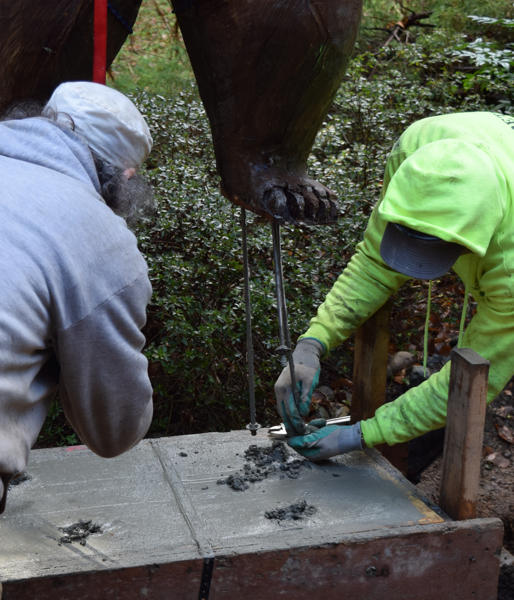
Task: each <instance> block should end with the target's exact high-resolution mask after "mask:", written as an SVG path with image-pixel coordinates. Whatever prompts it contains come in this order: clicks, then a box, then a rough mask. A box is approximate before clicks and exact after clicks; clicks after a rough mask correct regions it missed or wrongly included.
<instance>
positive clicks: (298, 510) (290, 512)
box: [264, 500, 316, 521]
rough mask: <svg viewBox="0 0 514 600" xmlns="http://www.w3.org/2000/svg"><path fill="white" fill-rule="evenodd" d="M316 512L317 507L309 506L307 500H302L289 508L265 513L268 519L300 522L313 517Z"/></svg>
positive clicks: (285, 507)
mask: <svg viewBox="0 0 514 600" xmlns="http://www.w3.org/2000/svg"><path fill="white" fill-rule="evenodd" d="M315 512H316V507H314V506H312V505H310V504H307V501H306V500H300V501H298V502H295V503H294V504H290V505H289V506H284V507H282V508H275V509H274V510H268V511H266V512H265V513H264V516H265V517H266V519H272V520H274V521H298V520H300V519H306V518H307V517H310V516H312V515H313V514H314V513H315Z"/></svg>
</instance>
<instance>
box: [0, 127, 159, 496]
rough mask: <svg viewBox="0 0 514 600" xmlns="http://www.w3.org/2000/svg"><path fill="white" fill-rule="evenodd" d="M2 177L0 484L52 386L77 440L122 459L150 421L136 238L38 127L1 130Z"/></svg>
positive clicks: (72, 150) (84, 160)
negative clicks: (0, 479) (122, 454)
mask: <svg viewBox="0 0 514 600" xmlns="http://www.w3.org/2000/svg"><path fill="white" fill-rule="evenodd" d="M0 174H1V175H0V177H1V179H0V181H1V183H0V248H1V251H0V281H1V293H0V474H11V473H17V472H20V471H23V470H24V469H25V467H26V464H27V460H28V455H29V450H30V448H31V447H32V445H33V444H34V442H35V441H36V439H37V436H38V434H39V431H40V429H41V427H42V425H43V421H44V420H45V417H46V414H47V410H48V406H49V402H50V400H51V398H52V396H53V392H55V390H56V389H57V387H58V388H59V397H60V400H61V403H62V406H63V409H64V412H65V414H66V417H67V419H68V420H69V422H70V424H71V425H72V427H73V428H74V430H75V431H76V433H77V434H78V436H79V437H80V439H81V441H82V442H83V443H84V444H86V445H87V446H88V447H89V448H90V449H91V450H92V451H93V452H95V453H97V454H99V455H100V456H104V457H112V456H115V455H117V454H120V453H122V452H124V451H125V450H128V449H129V448H131V447H132V446H133V445H134V444H136V443H137V442H138V441H139V440H140V439H141V438H142V437H143V436H144V435H145V433H146V431H147V430H148V427H149V425H150V421H151V418H152V388H151V385H150V381H149V378H148V368H147V361H146V359H145V357H144V355H143V354H142V352H141V350H142V347H143V344H144V336H143V334H142V333H141V328H142V327H143V325H144V323H145V319H146V306H147V304H148V301H149V299H150V296H151V286H150V282H149V280H148V274H147V266H146V263H145V260H144V259H143V257H142V256H141V254H140V252H139V251H138V249H137V243H136V238H135V237H134V235H133V234H132V233H131V232H130V231H129V229H128V228H127V226H126V224H125V222H124V220H123V219H121V218H119V217H117V216H116V215H115V214H114V213H113V212H112V211H111V210H110V209H109V208H108V207H107V206H106V205H105V203H104V202H103V200H102V198H101V197H100V195H99V193H98V192H99V183H98V178H97V174H96V170H95V166H94V163H93V159H92V156H91V153H90V152H89V149H88V147H87V146H86V145H85V144H84V143H83V141H82V140H81V139H80V138H79V137H78V136H77V135H75V134H74V133H73V132H71V131H66V130H64V129H61V128H60V127H59V126H57V125H56V124H54V123H52V122H50V121H48V120H46V119H43V118H39V117H38V118H29V119H23V120H16V121H4V122H2V123H0ZM2 492H3V489H2V484H1V483H0V497H1V496H2Z"/></svg>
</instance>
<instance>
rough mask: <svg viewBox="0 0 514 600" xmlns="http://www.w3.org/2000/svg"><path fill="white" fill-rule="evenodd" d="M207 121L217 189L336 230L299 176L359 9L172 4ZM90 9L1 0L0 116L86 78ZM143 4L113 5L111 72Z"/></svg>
mask: <svg viewBox="0 0 514 600" xmlns="http://www.w3.org/2000/svg"><path fill="white" fill-rule="evenodd" d="M170 1H171V3H172V6H173V8H174V10H175V13H176V15H177V19H178V22H179V25H180V29H181V32H182V35H183V38H184V41H185V44H186V48H187V51H188V54H189V57H190V60H191V64H192V66H193V70H194V73H195V77H196V80H197V83H198V88H199V91H200V95H201V98H202V101H203V103H204V106H205V109H206V112H207V115H208V117H209V121H210V125H211V130H212V137H213V143H214V148H215V153H216V160H217V166H218V171H219V174H220V176H221V181H222V189H223V192H224V194H225V196H226V197H227V198H228V199H229V200H231V201H232V202H234V203H236V204H238V205H241V206H243V207H246V208H249V209H251V210H253V211H254V212H256V213H258V214H260V215H264V216H266V217H268V218H276V219H278V220H280V221H291V222H296V221H305V222H312V223H326V222H331V221H333V220H335V219H336V217H337V208H336V204H335V198H334V195H333V194H332V192H330V191H329V190H328V189H327V188H325V187H324V186H323V185H322V184H320V183H318V182H317V181H314V180H312V179H310V178H309V177H308V176H307V173H306V160H307V156H308V154H309V152H310V150H311V148H312V144H313V142H314V138H315V136H316V133H317V131H318V129H319V127H320V125H321V123H322V121H323V118H324V117H325V115H326V113H327V111H328V109H329V107H330V103H331V102H332V100H333V97H334V95H335V93H336V91H337V88H338V86H339V84H340V82H341V79H342V76H343V73H344V70H345V67H346V65H347V63H348V60H349V58H350V55H351V51H352V48H353V44H354V41H355V37H356V35H357V29H358V25H359V20H360V15H361V9H362V0H170ZM93 3H94V0H38V2H34V1H31V0H16V1H15V2H13V1H12V0H0V23H1V27H0V78H1V81H2V85H1V86H0V111H3V110H4V109H5V108H6V107H7V106H8V105H9V104H10V103H12V102H13V101H18V100H24V99H35V100H43V101H44V100H45V99H46V98H47V97H48V96H49V95H50V94H51V92H52V90H53V89H54V88H55V87H56V86H57V85H58V84H59V83H60V82H62V81H66V80H81V79H82V80H85V79H90V78H91V72H92V61H93V58H92V57H93ZM140 3H141V0H112V1H111V2H109V22H108V49H107V63H108V64H110V63H111V62H112V60H113V59H114V57H115V56H116V54H117V52H118V51H119V49H120V48H121V46H122V44H123V42H124V41H125V38H126V37H127V35H128V33H129V31H130V28H131V26H132V24H133V23H134V21H135V20H136V17H137V13H138V10H139V5H140Z"/></svg>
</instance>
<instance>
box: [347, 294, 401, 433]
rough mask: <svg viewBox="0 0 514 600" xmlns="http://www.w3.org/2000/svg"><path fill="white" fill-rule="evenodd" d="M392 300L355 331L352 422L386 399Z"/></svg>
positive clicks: (368, 414) (374, 409)
mask: <svg viewBox="0 0 514 600" xmlns="http://www.w3.org/2000/svg"><path fill="white" fill-rule="evenodd" d="M390 311H391V304H390V303H389V302H387V303H386V304H384V306H382V308H379V309H378V310H377V312H376V313H375V314H374V315H372V316H371V317H370V318H369V319H368V320H367V321H366V322H365V323H363V324H362V325H361V326H360V327H359V329H358V330H357V331H356V332H355V351H354V360H353V390H352V407H351V417H352V422H354V423H355V421H360V420H361V419H369V418H371V417H372V416H373V415H374V414H375V411H376V410H377V408H378V407H379V406H382V404H383V403H384V400H385V390H386V378H387V353H388V348H389V314H390Z"/></svg>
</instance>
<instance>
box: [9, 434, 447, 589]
mask: <svg viewBox="0 0 514 600" xmlns="http://www.w3.org/2000/svg"><path fill="white" fill-rule="evenodd" d="M295 461H296V462H295ZM245 465H246V467H247V468H246V470H245ZM248 465H249V466H248ZM248 473H250V474H251V473H254V474H255V475H256V477H255V478H254V479H251V478H250V477H249V476H248ZM27 474H28V478H27V479H25V481H23V482H22V483H20V484H19V485H16V486H14V487H12V488H11V489H10V491H9V496H8V501H7V508H6V511H5V513H4V514H3V515H2V516H1V517H0V539H1V540H2V543H1V545H0V580H1V581H14V580H21V579H28V578H31V577H42V576H50V575H54V574H60V573H77V572H84V571H91V570H102V569H104V570H105V569H113V568H117V569H120V568H127V567H133V566H138V565H142V564H161V563H164V562H166V563H169V562H170V561H174V560H175V561H187V560H195V559H202V560H203V559H204V558H205V557H208V556H218V555H228V554H231V555H233V554H237V553H248V552H254V551H255V552H262V551H267V550H272V551H274V550H283V549H287V548H296V547H300V546H308V545H309V544H318V545H319V544H326V543H338V542H339V541H340V540H341V539H342V538H343V537H344V536H345V535H349V534H355V533H360V532H373V531H377V533H380V532H382V533H383V532H384V531H389V530H392V529H394V528H402V527H412V526H413V525H414V526H415V525H423V524H430V523H441V522H443V518H442V517H441V516H440V515H439V514H437V512H434V510H432V509H431V508H430V507H429V506H428V505H427V504H425V503H424V501H423V499H422V498H421V497H420V496H419V494H418V493H417V491H416V489H415V488H414V486H412V485H411V484H410V483H409V482H408V481H407V480H405V479H404V478H403V477H401V475H400V474H399V473H398V472H397V471H395V470H394V469H392V468H391V467H390V466H389V465H388V463H386V461H384V460H383V459H382V458H381V456H380V455H379V454H378V453H377V452H375V451H372V450H368V451H366V452H354V453H351V454H349V455H346V456H344V457H339V458H338V459H334V460H331V461H327V462H326V463H323V464H311V463H306V464H304V461H303V459H301V457H299V456H298V455H297V454H296V453H294V452H293V451H292V450H290V449H289V448H288V447H287V446H286V445H284V444H277V443H276V442H275V443H274V442H273V441H271V440H269V439H268V437H267V436H266V433H265V431H260V432H259V433H258V435H257V436H256V437H252V436H251V435H250V434H249V433H248V432H247V431H235V432H230V433H207V434H201V435H189V436H178V437H173V438H160V439H154V440H144V441H143V442H142V443H140V444H139V445H138V446H136V447H135V448H133V449H132V450H131V451H129V452H128V453H126V454H124V455H122V456H120V457H117V458H114V459H109V460H105V459H102V458H99V457H97V456H95V455H94V454H92V453H91V452H89V451H88V450H87V449H85V448H84V447H73V448H58V449H45V450H36V451H33V452H32V454H31V458H30V463H29V466H28V468H27ZM241 474H243V476H244V477H246V476H248V478H247V479H246V480H244V482H245V483H246V485H247V486H248V487H247V488H246V489H245V490H244V491H243V493H241V492H240V491H236V490H235V489H233V487H231V485H220V484H219V483H218V482H219V481H220V480H226V481H227V482H228V478H230V477H231V476H234V477H236V476H241ZM245 474H246V475H245ZM291 474H293V476H291ZM261 476H262V477H261ZM291 507H292V508H291ZM281 511H282V512H281ZM269 515H274V516H272V517H271V518H270V516H269ZM295 515H296V516H300V517H301V518H295ZM80 523H82V524H83V529H84V531H83V535H82V537H81V534H80V532H79V533H78V538H80V539H78V538H77V540H76V543H73V541H71V543H63V539H62V538H63V533H64V532H66V531H70V532H71V534H73V527H74V526H76V525H77V524H78V525H80ZM91 527H94V528H95V530H94V531H90V528H91ZM66 528H71V529H66ZM96 528H98V529H96Z"/></svg>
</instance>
